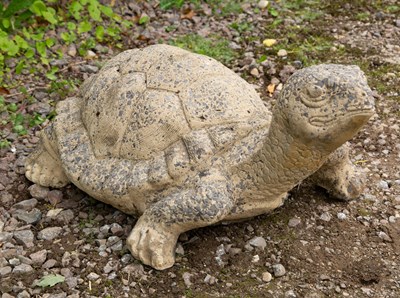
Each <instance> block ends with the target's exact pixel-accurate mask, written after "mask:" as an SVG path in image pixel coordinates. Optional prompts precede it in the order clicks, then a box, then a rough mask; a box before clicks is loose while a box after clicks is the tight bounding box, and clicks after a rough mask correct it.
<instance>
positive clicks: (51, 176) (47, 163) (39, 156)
mask: <svg viewBox="0 0 400 298" xmlns="http://www.w3.org/2000/svg"><path fill="white" fill-rule="evenodd" d="M25 168H26V172H25V176H26V177H27V178H28V179H29V180H30V181H32V182H34V183H37V184H40V185H42V186H50V187H57V188H60V187H63V186H65V185H67V184H68V183H69V179H68V177H67V176H66V175H65V173H64V170H63V168H62V165H61V160H60V158H59V154H58V150H57V144H56V138H55V134H54V130H53V125H52V124H51V125H49V126H47V127H46V128H45V129H44V130H42V131H41V134H40V143H39V144H38V146H37V147H36V148H35V150H34V151H33V152H32V153H31V154H30V155H29V156H28V158H27V160H26V162H25Z"/></svg>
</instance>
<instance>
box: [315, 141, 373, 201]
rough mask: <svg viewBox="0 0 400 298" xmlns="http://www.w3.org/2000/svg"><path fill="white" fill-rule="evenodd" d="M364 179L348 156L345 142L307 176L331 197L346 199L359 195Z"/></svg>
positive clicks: (360, 171) (363, 175) (363, 185)
mask: <svg viewBox="0 0 400 298" xmlns="http://www.w3.org/2000/svg"><path fill="white" fill-rule="evenodd" d="M365 180H366V177H365V174H364V173H363V171H362V169H360V168H358V167H356V166H355V165H353V163H352V162H351V160H350V158H349V146H348V144H347V143H345V144H343V145H342V146H341V147H339V148H338V149H336V151H334V152H333V153H332V154H331V155H330V156H329V158H328V160H327V161H326V162H325V163H324V164H323V165H322V167H321V168H320V169H319V170H318V171H317V172H315V173H314V174H313V175H311V176H310V177H309V181H311V182H312V183H314V184H316V185H318V186H321V187H323V188H325V189H326V190H327V191H328V193H329V194H331V195H332V196H333V197H335V198H337V199H340V200H346V201H348V200H351V199H355V198H357V197H359V196H360V195H361V193H362V191H363V190H364V187H365Z"/></svg>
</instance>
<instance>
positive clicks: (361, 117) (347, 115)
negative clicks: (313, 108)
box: [310, 108, 374, 127]
mask: <svg viewBox="0 0 400 298" xmlns="http://www.w3.org/2000/svg"><path fill="white" fill-rule="evenodd" d="M373 114H374V109H373V108H364V109H353V110H347V111H346V112H344V113H342V114H339V115H337V116H335V117H334V116H333V115H323V116H315V117H311V118H310V124H311V125H313V126H317V127H323V126H329V125H331V124H332V123H335V122H337V121H339V120H340V119H349V120H350V119H351V120H354V122H356V123H359V122H360V123H364V122H366V121H367V120H368V119H369V118H371V116H372V115H373Z"/></svg>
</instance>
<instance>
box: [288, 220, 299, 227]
mask: <svg viewBox="0 0 400 298" xmlns="http://www.w3.org/2000/svg"><path fill="white" fill-rule="evenodd" d="M299 224H301V219H300V218H297V217H294V218H291V219H290V220H289V223H288V226H289V227H291V228H294V227H297V226H298V225H299Z"/></svg>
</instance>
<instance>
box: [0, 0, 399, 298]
mask: <svg viewBox="0 0 400 298" xmlns="http://www.w3.org/2000/svg"><path fill="white" fill-rule="evenodd" d="M260 2H261V1H260ZM270 2H272V4H271V3H270V5H275V6H276V9H277V10H278V11H279V12H280V14H281V16H282V22H281V24H279V25H277V26H275V27H272V26H271V24H272V22H273V21H274V20H276V17H274V16H272V15H271V13H270V12H268V10H263V9H257V6H258V5H259V3H258V2H248V3H244V4H243V5H242V12H241V13H239V14H238V13H228V14H227V15H224V16H220V15H218V12H210V8H209V7H208V5H206V4H202V5H200V6H194V5H192V6H189V5H185V6H184V7H183V8H182V9H181V10H177V9H174V10H167V11H166V10H161V9H160V8H159V7H158V6H157V5H156V4H157V3H156V2H154V3H153V2H150V4H148V3H146V2H138V3H134V2H131V3H130V4H129V3H128V2H121V3H119V4H118V5H120V10H121V12H122V13H125V16H134V15H136V14H138V13H143V12H145V13H146V14H147V15H149V16H150V17H151V20H152V21H151V22H150V24H149V25H148V26H147V27H139V26H138V27H137V28H134V29H133V32H132V34H131V35H129V36H127V37H126V40H125V44H124V49H125V48H129V47H131V48H134V47H143V46H146V45H148V44H152V43H157V42H159V41H163V42H168V41H169V40H171V39H173V38H176V37H177V36H183V35H185V34H187V33H193V32H200V33H201V34H202V35H204V36H206V37H207V36H211V35H212V33H215V32H217V33H218V34H220V36H222V37H224V38H226V39H227V40H229V41H230V42H231V44H230V47H231V48H233V49H234V51H235V52H236V53H237V55H236V56H235V58H234V59H233V60H231V61H229V62H228V63H227V66H228V67H230V68H231V69H233V70H234V71H236V72H237V73H238V74H240V75H242V76H243V77H244V78H245V79H247V80H248V81H249V82H251V83H252V84H254V85H255V87H256V88H257V90H258V91H259V92H260V94H261V95H262V96H263V99H264V100H265V101H266V102H267V103H268V105H271V106H272V105H273V104H274V101H275V98H276V96H277V94H278V93H279V90H280V88H281V86H282V85H280V84H284V83H285V81H286V79H287V77H288V76H289V75H290V74H291V73H292V72H293V71H294V70H295V69H296V68H300V67H302V66H303V65H307V64H316V63H322V62H324V63H329V62H333V63H346V64H349V63H350V64H358V65H360V66H361V68H362V69H363V70H364V71H365V72H366V75H367V77H368V79H369V82H370V85H371V87H372V89H373V90H374V92H375V96H376V107H377V114H376V115H375V116H374V117H373V118H372V119H371V120H370V122H369V123H368V124H367V125H366V126H365V127H364V128H363V129H362V130H361V131H360V133H359V134H358V135H357V137H356V138H355V139H353V140H352V141H351V148H352V158H353V161H354V163H356V164H357V165H359V166H360V167H362V168H364V169H365V170H366V175H367V181H368V182H367V186H366V189H365V192H364V194H363V195H362V196H361V197H360V198H359V199H357V200H354V201H351V202H341V201H336V200H333V199H331V198H329V196H328V195H327V194H326V193H325V192H324V191H323V190H322V189H318V188H315V187H313V186H311V185H309V184H308V183H307V182H304V183H302V184H300V185H299V186H298V187H296V189H294V190H293V191H292V192H291V194H290V197H289V198H288V200H287V201H286V202H285V204H284V205H283V206H282V207H280V208H279V209H277V210H275V211H274V212H272V213H271V214H268V215H263V216H259V217H257V218H255V219H252V220H249V221H245V222H241V223H236V224H231V225H226V226H212V227H206V228H203V229H198V230H194V231H190V232H188V233H186V234H184V235H182V236H181V237H180V240H179V243H178V247H177V252H178V254H177V261H176V264H175V265H174V266H173V267H172V268H170V269H167V270H164V271H156V270H154V269H152V268H150V267H148V266H143V265H142V264H140V263H139V262H138V261H136V260H133V259H132V258H131V257H130V255H129V252H128V250H127V249H126V248H125V247H124V243H125V239H126V237H127V235H128V233H129V232H130V230H131V228H132V227H133V225H134V223H135V219H134V218H132V217H130V216H127V215H125V214H123V213H121V212H119V211H118V210H116V209H113V208H112V207H110V206H106V205H104V204H102V203H99V202H98V201H95V200H94V199H92V198H90V197H88V196H87V195H86V194H84V193H82V192H81V191H80V190H78V189H77V188H76V187H74V186H73V185H70V186H67V187H65V188H63V189H61V190H53V189H47V188H41V187H38V186H35V185H32V183H31V182H29V181H28V180H26V178H25V177H24V163H23V162H24V159H25V157H26V155H27V154H28V152H29V151H30V150H31V149H32V148H33V147H34V144H35V143H37V141H38V137H37V130H31V131H30V134H29V136H27V137H25V138H20V139H18V140H16V141H15V142H14V143H13V145H12V147H11V148H8V149H2V150H1V151H0V158H1V159H0V196H1V201H0V293H1V294H2V297H3V298H6V297H19V298H22V297H54V298H61V297H287V298H289V297H307V298H317V297H375V298H385V297H392V298H396V297H400V141H399V140H400V134H399V131H400V129H399V127H400V113H399V107H400V94H399V93H400V88H399V86H400V12H399V11H395V12H390V11H387V10H385V7H386V8H387V7H388V6H389V5H392V6H393V5H395V4H396V1H379V3H380V4H379V5H381V6H379V5H378V4H376V5H375V4H374V3H375V2H374V1H348V2H346V1H332V3H331V4H324V5H322V4H321V5H320V6H319V7H318V10H317V11H319V12H320V13H319V14H316V15H317V16H316V17H315V18H314V17H310V18H309V19H306V18H302V16H304V15H305V14H306V12H313V11H315V10H316V8H315V6H313V9H311V8H310V9H308V8H307V7H304V6H300V7H297V8H296V7H291V8H290V9H289V8H284V6H283V4H282V2H281V1H277V2H276V3H275V2H274V1H270ZM286 2H293V3H295V2H296V1H286ZM298 2H299V3H300V2H301V1H298ZM314 2H315V1H314ZM371 2H373V3H372V4H371ZM381 2H382V3H381ZM285 9H286V10H285ZM189 11H193V12H194V15H190V17H182V14H186V16H187V14H188V12H189ZM243 22H247V23H248V24H250V25H251V27H250V29H246V30H243V31H241V32H238V31H237V30H236V29H234V28H233V27H232V26H231V24H232V23H240V24H243ZM171 25H176V28H175V29H174V30H173V31H169V32H167V31H166V30H165V28H166V27H168V26H171ZM289 28H292V29H293V30H297V31H294V32H295V34H294V35H293V34H292V35H290V30H289ZM296 28H297V29H296ZM321 37H324V45H326V43H328V44H329V46H328V47H326V48H322V49H321V48H320V46H321V45H320V44H319V43H320V42H321V41H318V40H320V39H318V38H321ZM266 38H276V39H277V40H278V42H280V43H281V44H282V48H284V47H285V48H284V49H285V50H286V54H285V53H283V54H285V55H283V54H282V52H281V54H280V55H277V51H274V50H268V49H267V50H266V49H265V46H263V44H262V41H263V40H264V39H266ZM302 41H303V42H302ZM311 41H313V42H314V43H312V42H311ZM115 53H116V50H114V51H111V50H110V51H108V53H107V54H101V53H100V52H99V53H96V55H97V58H96V59H98V60H99V61H103V60H106V59H107V58H108V57H109V56H111V55H113V54H115ZM265 53H266V54H267V59H266V60H264V61H261V60H262V59H260V57H261V56H262V55H264V54H265ZM299 53H301V55H303V56H299V55H300V54H299ZM67 57H68V64H69V65H70V68H69V71H70V72H71V76H76V77H79V78H85V77H87V76H88V73H86V72H85V71H84V69H83V68H79V67H78V66H76V65H77V62H78V63H81V62H82V61H83V62H84V63H87V64H91V65H95V63H94V62H93V60H91V61H84V60H83V58H81V57H73V56H67ZM305 58H307V60H305ZM254 69H257V71H255V70H254ZM271 85H273V86H272V87H271ZM271 88H272V89H271ZM271 91H272V92H271ZM34 95H35V94H34ZM36 95H37V96H38V94H36ZM59 99H60V100H61V99H62V98H59ZM15 100H16V101H17V100H19V97H18V96H16V97H15ZM46 100H47V98H44V99H42V102H44V101H46ZM27 200H29V201H27ZM20 202H22V204H19V205H18V204H17V203H20ZM49 228H50V229H49ZM51 228H52V229H51ZM255 237H261V238H255ZM254 238H255V239H254ZM251 240H258V241H259V242H258V243H254V241H251ZM263 240H265V242H266V246H265V247H264V245H263ZM255 242H257V241H255ZM47 274H60V275H62V276H63V277H64V278H65V280H64V282H61V283H58V284H56V285H54V286H51V287H40V286H38V285H37V283H38V281H39V280H40V279H41V278H42V277H43V276H45V275H47Z"/></svg>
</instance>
